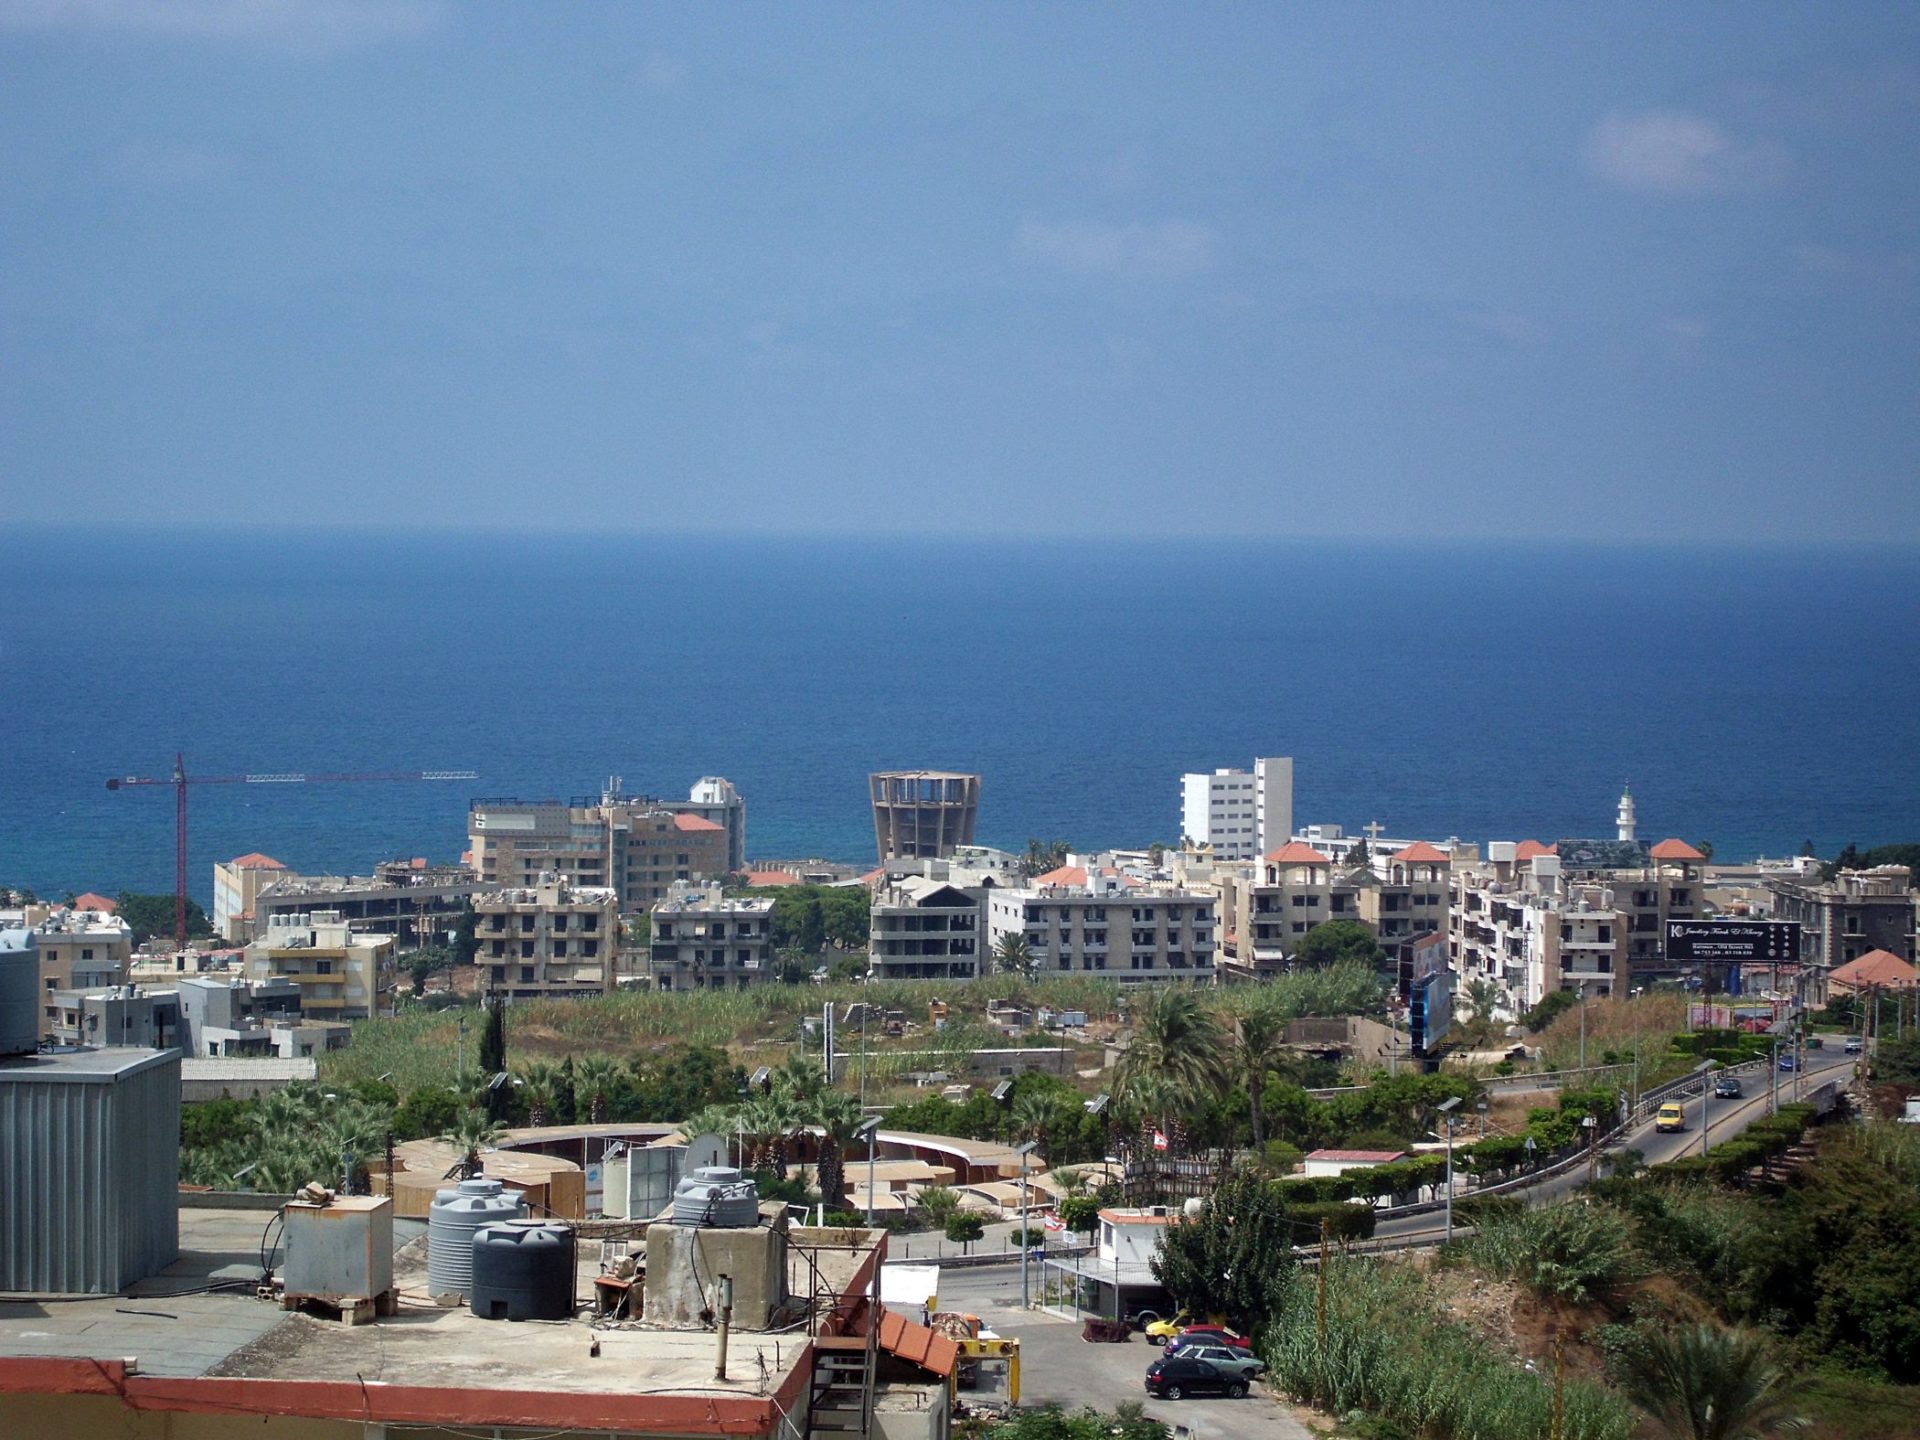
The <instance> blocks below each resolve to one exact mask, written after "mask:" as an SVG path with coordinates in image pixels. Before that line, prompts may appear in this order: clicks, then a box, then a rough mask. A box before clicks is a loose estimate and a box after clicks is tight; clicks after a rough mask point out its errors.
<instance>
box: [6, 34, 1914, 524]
mask: <svg viewBox="0 0 1920 1440" xmlns="http://www.w3.org/2000/svg"><path fill="white" fill-rule="evenodd" d="M1917 142H1920V6H1915V5H1911V4H1892V3H1890V4H1871V5H1845V4H1828V3H1817V4H1816V3H1808V4H1797V5H1782V4H1768V5H1750V4H1741V5H1732V6H1720V7H1715V6H1706V5H1684V6H1680V5H1672V4H1664V3H1663V4H1659V5H1655V6H1651V7H1647V8H1634V7H1631V6H1626V5H1618V4H1608V5H1601V6H1569V5H1553V6H1542V5H1531V4H1525V5H1523V4H1512V5H1498V6H1480V7H1471V6H1464V5H1458V4H1449V5H1443V6H1417V7H1416V6H1391V7H1389V6H1381V7H1372V8H1369V7H1360V6H1354V5H1347V4H1320V5H1271V4H1258V5H1244V6H1243V5H1217V4H1216V5H1204V4H1203V5H1180V6H1171V5H1169V6H1164V7H1147V6H1139V5H1124V4H1122V5H1090V4H1074V5H1058V6H1053V5H1007V4H1000V5H969V6H965V7H952V6H949V7H935V6H928V5H911V6H903V5H898V4H889V5H880V6H873V7H864V6H863V7H851V6H832V5H820V4H805V5H783V6H777V7H776V6H771V5H762V6H738V5H706V4H702V5H697V6H695V5H687V6H671V7H669V6H643V5H638V4H620V5H586V4H564V5H562V4H543V5H533V4H527V5H519V6H507V5H491V4H490V5H479V4H476V5H456V4H442V3H432V0H0V186H4V199H3V200H0V245H3V246H4V250H3V251H0V521H4V520H6V519H9V518H11V519H15V520H28V521H58V520H73V519H81V520H90V521H112V520H118V519H120V518H123V517H124V518H131V519H137V520H153V519H170V520H176V521H182V522H189V523H206V524H210V525H215V526H218V525H224V524H230V523H234V522H246V523H254V522H286V521H292V522H300V523H309V522H329V523H363V522H367V521H375V522H381V523H407V524H424V525H440V524H460V525H487V526H511V527H528V528H551V529H581V528H591V529H606V530H646V529H650V528H655V527H670V528H689V527H692V528H714V529H784V530H794V529H801V530H805V529H819V530H827V531H834V532H885V531H903V530H935V529H954V528H957V529H963V530H967V531H980V532H994V533H1009V534H1029V533H1039V532H1051V533H1059V532H1085V533H1090V534H1100V535H1112V534H1145V535H1156V534H1169V533H1182V532H1184V533H1196V534H1222V535H1229V534H1247V533H1253V534H1258V533H1274V534H1297V535H1359V536H1376V537H1402V536H1406V537H1450V536H1591V537H1596V538H1605V539H1639V538H1655V537H1686V538H1692V537H1732V538H1741V539H1747V538H1764V539H1781V540H1789V541H1797V540H1847V539H1864V540H1875V541H1893V542H1897V543H1911V542H1913V541H1915V540H1917V539H1920V486H1916V478H1917V477H1916V460H1917V459H1920V433H1917V431H1920V394H1916V391H1917V390H1920V143H1917Z"/></svg>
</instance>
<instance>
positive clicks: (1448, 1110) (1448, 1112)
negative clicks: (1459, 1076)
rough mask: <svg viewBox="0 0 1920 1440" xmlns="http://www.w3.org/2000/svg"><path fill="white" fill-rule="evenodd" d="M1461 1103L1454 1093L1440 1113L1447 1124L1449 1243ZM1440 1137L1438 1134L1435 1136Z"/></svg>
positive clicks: (1445, 1102) (1449, 1240) (1451, 1226)
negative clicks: (1455, 1121)
mask: <svg viewBox="0 0 1920 1440" xmlns="http://www.w3.org/2000/svg"><path fill="white" fill-rule="evenodd" d="M1459 1104H1460V1097H1459V1096H1458V1095H1454V1096H1451V1097H1449V1098H1448V1099H1445V1100H1442V1101H1441V1102H1440V1105H1439V1114H1440V1115H1441V1117H1442V1118H1443V1119H1444V1120H1445V1121H1446V1126H1447V1244H1449V1245H1451V1244H1452V1243H1453V1112H1454V1110H1455V1109H1456V1108H1458V1106H1459ZM1434 1138H1435V1139H1438V1138H1439V1137H1438V1136H1435V1137H1434Z"/></svg>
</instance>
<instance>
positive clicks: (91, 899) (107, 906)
mask: <svg viewBox="0 0 1920 1440" xmlns="http://www.w3.org/2000/svg"><path fill="white" fill-rule="evenodd" d="M73 908H74V909H75V910H98V911H100V912H101V913H102V914H105V915H111V914H113V911H114V904H113V901H111V900H109V899H108V898H107V897H106V896H104V895H96V894H94V893H93V891H91V890H89V891H87V893H86V894H84V895H79V896H76V897H75V898H74V902H73Z"/></svg>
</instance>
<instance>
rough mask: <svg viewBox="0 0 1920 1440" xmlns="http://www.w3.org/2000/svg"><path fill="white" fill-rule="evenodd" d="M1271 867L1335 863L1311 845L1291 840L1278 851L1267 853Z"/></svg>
mask: <svg viewBox="0 0 1920 1440" xmlns="http://www.w3.org/2000/svg"><path fill="white" fill-rule="evenodd" d="M1267 863H1268V864H1269V865H1331V864H1332V863H1333V861H1331V860H1329V859H1328V858H1327V857H1326V856H1325V855H1322V854H1321V853H1320V852H1319V851H1318V850H1316V849H1314V848H1313V847H1312V846H1311V845H1307V844H1303V843H1302V842H1300V841H1298V840H1289V841H1288V842H1287V843H1286V844H1284V845H1282V846H1281V847H1280V848H1279V849H1278V850H1270V851H1268V852H1267Z"/></svg>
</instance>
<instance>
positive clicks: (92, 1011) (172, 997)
mask: <svg viewBox="0 0 1920 1440" xmlns="http://www.w3.org/2000/svg"><path fill="white" fill-rule="evenodd" d="M47 1016H48V1019H49V1021H50V1022H51V1023H50V1024H49V1026H48V1027H47V1030H46V1038H47V1040H48V1041H49V1042H50V1043H51V1044H55V1045H85V1046H88V1047H91V1048H95V1049H98V1048H100V1047H103V1046H109V1045H134V1046H139V1047H142V1048H145V1049H149V1050H177V1049H180V1048H182V1039H183V1034H182V1030H181V1026H180V997H179V995H178V994H177V993H176V992H174V991H172V990H136V989H135V988H134V987H133V986H131V985H113V986H109V987H107V988H106V989H104V990H59V991H55V992H54V993H53V994H52V995H51V996H49V997H48V1004H47Z"/></svg>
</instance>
